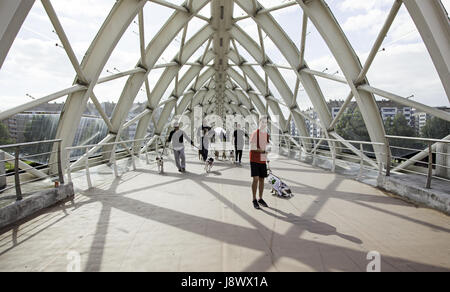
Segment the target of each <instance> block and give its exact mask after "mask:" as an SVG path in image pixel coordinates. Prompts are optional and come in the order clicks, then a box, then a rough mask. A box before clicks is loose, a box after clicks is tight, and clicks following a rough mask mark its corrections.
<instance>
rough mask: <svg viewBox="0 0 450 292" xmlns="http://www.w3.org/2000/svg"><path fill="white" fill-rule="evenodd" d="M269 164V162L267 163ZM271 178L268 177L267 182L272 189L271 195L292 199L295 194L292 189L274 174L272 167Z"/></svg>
mask: <svg viewBox="0 0 450 292" xmlns="http://www.w3.org/2000/svg"><path fill="white" fill-rule="evenodd" d="M267 164H269V161H267ZM268 172H269V176H268V177H267V181H268V183H269V185H270V187H271V191H270V192H271V193H272V195H274V196H278V197H281V198H292V197H293V196H294V194H292V191H291V188H290V187H289V186H288V185H287V184H286V183H284V182H283V181H282V180H281V179H280V178H279V177H278V176H276V175H274V174H273V173H272V170H271V169H270V167H268Z"/></svg>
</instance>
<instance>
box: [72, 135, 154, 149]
mask: <svg viewBox="0 0 450 292" xmlns="http://www.w3.org/2000/svg"><path fill="white" fill-rule="evenodd" d="M146 140H149V139H148V138H143V139H136V140H126V141H118V142H108V143H102V144H101V145H99V144H90V145H81V146H70V147H66V150H76V149H83V148H92V147H97V146H112V145H117V144H122V143H130V142H139V141H146Z"/></svg>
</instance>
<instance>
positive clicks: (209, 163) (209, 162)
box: [205, 157, 214, 173]
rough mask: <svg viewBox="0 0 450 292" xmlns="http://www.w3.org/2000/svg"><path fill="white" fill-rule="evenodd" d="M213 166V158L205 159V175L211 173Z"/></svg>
mask: <svg viewBox="0 0 450 292" xmlns="http://www.w3.org/2000/svg"><path fill="white" fill-rule="evenodd" d="M213 165H214V158H212V157H209V158H208V159H206V162H205V171H206V173H210V172H211V169H212V167H213Z"/></svg>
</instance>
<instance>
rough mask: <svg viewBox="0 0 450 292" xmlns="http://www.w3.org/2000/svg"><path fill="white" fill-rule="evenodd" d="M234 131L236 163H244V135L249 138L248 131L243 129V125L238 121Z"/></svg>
mask: <svg viewBox="0 0 450 292" xmlns="http://www.w3.org/2000/svg"><path fill="white" fill-rule="evenodd" d="M234 129H235V130H234V132H233V143H234V154H235V156H236V161H235V163H236V164H239V165H241V164H242V151H243V150H244V142H245V141H244V136H246V137H247V138H248V135H247V133H245V132H244V130H242V129H241V125H240V124H238V123H235V124H234Z"/></svg>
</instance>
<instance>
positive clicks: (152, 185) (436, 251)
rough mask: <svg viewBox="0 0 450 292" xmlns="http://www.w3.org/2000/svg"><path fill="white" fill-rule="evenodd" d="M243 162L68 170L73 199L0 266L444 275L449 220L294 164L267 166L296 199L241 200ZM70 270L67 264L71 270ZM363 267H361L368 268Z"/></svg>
mask: <svg viewBox="0 0 450 292" xmlns="http://www.w3.org/2000/svg"><path fill="white" fill-rule="evenodd" d="M243 160H244V161H245V162H244V163H243V165H242V167H236V166H234V165H233V164H231V162H229V161H218V162H217V163H216V164H215V166H214V167H213V171H212V172H211V173H209V174H206V173H205V171H204V165H203V163H202V162H200V161H199V160H198V157H197V155H196V153H193V152H188V155H187V173H185V174H180V173H179V172H178V171H177V169H176V168H175V165H174V162H173V161H172V160H168V161H166V163H165V173H164V174H163V175H161V174H159V173H158V171H157V169H156V165H154V164H151V165H147V164H146V163H145V161H144V160H138V161H136V162H135V164H136V170H133V169H132V166H131V162H130V161H128V160H122V161H121V163H120V164H119V166H118V167H119V171H125V170H127V168H128V170H129V171H127V172H123V174H122V175H121V176H120V177H118V178H115V177H114V176H113V175H111V173H112V171H111V168H110V167H108V166H106V165H100V166H97V167H93V168H91V176H92V178H93V179H92V180H93V181H94V185H93V187H92V188H90V189H88V186H87V183H86V177H85V175H84V170H83V171H80V172H75V173H73V174H72V177H73V182H74V184H75V185H76V186H77V189H76V195H75V197H74V199H73V201H68V202H66V203H64V204H61V205H58V206H56V207H53V208H51V209H49V210H45V211H43V212H41V213H40V214H39V215H37V216H35V217H34V218H33V219H31V220H29V221H27V222H21V223H19V224H17V225H15V226H13V227H11V228H10V229H8V230H6V232H4V233H3V234H2V235H1V236H0V271H66V270H67V269H71V268H72V267H73V263H74V261H75V262H76V261H77V260H78V259H79V268H80V270H81V271H366V270H367V268H368V266H370V265H369V264H370V263H371V262H373V259H372V254H370V255H369V253H370V252H372V253H373V252H378V253H379V255H380V269H381V271H449V270H450V253H449V242H450V221H449V220H448V216H446V215H444V214H442V213H440V212H437V211H435V210H431V209H426V208H417V207H416V206H414V205H413V204H410V203H407V202H404V201H402V200H399V199H397V198H394V197H392V196H390V195H389V194H386V193H384V192H382V191H380V190H379V189H377V188H375V187H372V186H370V185H367V184H363V183H361V182H358V181H356V180H354V179H353V178H352V177H349V176H344V175H340V174H337V173H331V172H329V171H328V170H324V169H321V168H316V167H312V166H311V165H309V164H306V163H304V162H300V161H298V160H294V159H289V158H287V157H281V158H280V159H277V160H274V161H272V162H271V168H272V170H273V171H274V173H276V174H277V175H279V176H281V177H282V178H283V179H284V180H285V182H286V183H288V184H289V185H290V187H291V189H292V191H293V193H294V194H295V196H294V197H293V198H291V199H289V200H287V199H281V198H278V197H274V196H272V195H270V193H269V190H268V189H266V190H265V197H264V198H265V200H266V201H267V203H268V204H269V208H263V209H262V210H255V209H254V208H253V206H252V203H251V197H252V195H251V183H250V170H249V165H248V163H247V161H248V155H244V159H243ZM75 267H76V265H75ZM370 267H371V266H370Z"/></svg>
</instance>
